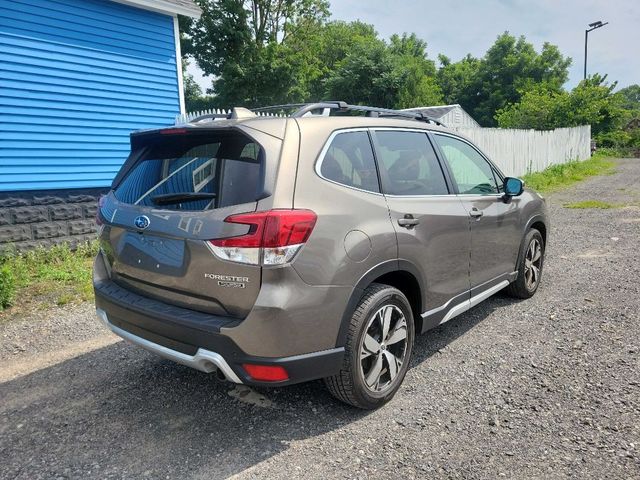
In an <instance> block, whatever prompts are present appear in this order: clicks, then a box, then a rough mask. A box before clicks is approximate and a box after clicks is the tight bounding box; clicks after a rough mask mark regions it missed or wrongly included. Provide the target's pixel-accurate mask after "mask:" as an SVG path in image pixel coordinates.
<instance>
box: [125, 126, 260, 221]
mask: <svg viewBox="0 0 640 480" xmlns="http://www.w3.org/2000/svg"><path fill="white" fill-rule="evenodd" d="M263 158H264V154H263V151H262V148H261V147H260V145H258V144H257V143H255V142H254V141H253V140H252V139H250V138H249V137H246V136H244V135H242V134H241V133H238V132H220V133H213V132H210V131H209V132H204V133H197V134H178V135H175V134H172V135H160V134H156V135H152V136H150V137H149V138H148V139H137V140H136V142H135V148H134V150H133V151H132V152H131V156H130V157H129V160H128V161H127V163H125V165H124V167H123V168H124V169H127V170H128V171H126V173H125V175H124V177H123V178H122V180H120V181H119V182H118V184H117V186H116V187H115V189H114V195H115V197H116V198H117V199H118V200H119V201H121V202H124V203H129V204H134V205H144V206H149V207H155V208H161V209H168V210H208V209H213V208H220V207H228V206H231V205H238V204H241V203H249V202H255V201H256V200H257V196H258V195H259V193H260V192H261V191H262V184H263V180H262V179H263V178H264V173H263V165H264V161H263Z"/></svg>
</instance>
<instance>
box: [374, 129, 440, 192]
mask: <svg viewBox="0 0 640 480" xmlns="http://www.w3.org/2000/svg"><path fill="white" fill-rule="evenodd" d="M375 139H376V153H377V155H378V163H379V166H380V170H381V174H382V179H383V184H384V193H387V194H390V195H447V194H448V193H449V190H448V189H447V183H446V181H445V179H444V174H443V173H442V168H441V167H440V163H439V162H438V158H437V157H436V153H435V151H434V149H433V146H432V145H431V142H430V141H429V138H428V137H427V134H426V133H423V132H407V131H402V130H398V131H393V130H376V131H375Z"/></svg>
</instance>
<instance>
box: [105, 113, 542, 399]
mask: <svg viewBox="0 0 640 480" xmlns="http://www.w3.org/2000/svg"><path fill="white" fill-rule="evenodd" d="M283 108H284V107H278V112H282V111H283ZM295 108H296V110H295V111H294V112H293V113H291V114H289V115H286V116H285V115H282V114H281V115H278V116H276V115H272V116H265V115H264V114H261V115H258V114H256V113H255V112H251V111H249V110H246V109H243V108H236V109H234V110H233V111H232V113H231V114H229V115H226V116H221V115H206V116H204V117H200V118H196V119H195V120H193V121H191V122H190V123H187V124H185V125H180V126H173V127H169V128H164V129H158V130H148V131H141V132H135V133H133V134H132V135H131V154H130V156H129V158H128V160H127V161H126V162H125V164H124V165H123V167H122V169H121V171H120V172H119V173H118V175H117V177H116V178H115V179H114V182H113V185H112V189H111V191H110V193H109V194H108V195H107V196H105V197H103V199H102V200H101V202H100V207H99V213H98V220H99V224H100V227H99V229H100V247H101V248H100V253H99V254H98V256H97V258H96V260H95V266H94V287H95V293H96V307H97V312H98V316H99V318H100V319H101V320H102V321H103V322H104V323H105V324H106V326H107V327H109V328H110V329H111V330H112V331H113V332H115V333H116V334H118V335H120V336H121V337H123V338H125V339H126V340H129V341H131V342H133V343H135V344H137V345H140V346H141V347H144V348H146V349H148V350H150V351H152V352H155V353H158V354H160V355H162V356H164V357H167V358H170V359H172V360H174V361H176V362H179V363H182V364H186V365H189V366H191V367H194V368H196V369H198V370H201V371H203V372H217V373H218V375H220V376H221V377H224V378H226V379H227V380H230V381H232V382H236V383H244V384H248V385H259V386H267V385H270V386H280V385H289V384H292V383H298V382H304V381H308V380H313V379H320V378H322V379H324V381H325V383H326V385H327V387H328V388H329V390H330V391H331V393H332V394H333V395H335V396H336V397H337V398H339V399H340V400H342V401H344V402H347V403H349V404H352V405H355V406H357V407H361V408H367V409H371V408H376V407H379V406H380V405H383V404H384V403H385V402H387V401H389V400H390V399H391V398H392V397H393V395H394V394H395V393H396V392H397V390H398V389H399V387H400V384H401V383H402V381H403V379H404V376H405V374H406V372H407V368H408V367H409V362H410V358H411V351H412V347H413V343H414V338H415V335H416V334H418V333H423V332H426V331H427V330H429V329H431V328H433V327H435V326H437V325H439V324H441V323H443V322H446V321H447V320H450V319H451V318H453V317H455V316H456V315H459V314H460V313H462V312H464V311H466V310H468V309H469V308H471V307H473V306H474V305H476V304H478V303H479V302H481V301H482V300H484V299H486V298H488V297H489V296H491V295H493V294H494V293H496V292H498V291H499V290H502V289H506V291H507V292H508V293H509V294H511V295H514V296H516V297H519V298H527V297H530V296H532V295H533V294H534V293H535V292H536V289H537V288H538V285H539V284H540V278H541V273H542V266H543V260H544V251H545V245H546V242H547V235H548V232H549V223H548V217H547V213H546V207H545V202H544V201H543V199H542V198H541V197H540V196H539V195H537V194H536V193H534V192H532V191H530V190H526V189H524V185H523V183H522V181H520V180H518V179H516V178H509V177H505V176H504V175H503V174H502V173H501V172H500V170H499V169H498V168H497V167H496V166H495V165H494V164H493V163H492V162H491V161H490V160H489V159H488V158H487V156H486V155H484V154H483V153H482V152H481V151H480V150H479V149H478V148H477V147H476V146H475V145H473V144H472V143H471V142H470V141H469V140H467V139H465V138H464V137H462V136H461V135H458V134H456V133H455V132H454V131H451V130H448V129H446V128H444V127H442V126H439V125H437V124H436V123H437V122H435V121H433V120H431V119H429V118H428V117H425V116H423V115H422V114H419V113H411V112H406V111H402V112H399V111H395V110H385V109H378V108H373V107H362V106H353V105H347V104H345V103H344V102H325V103H318V104H309V105H299V106H295ZM219 117H223V118H219Z"/></svg>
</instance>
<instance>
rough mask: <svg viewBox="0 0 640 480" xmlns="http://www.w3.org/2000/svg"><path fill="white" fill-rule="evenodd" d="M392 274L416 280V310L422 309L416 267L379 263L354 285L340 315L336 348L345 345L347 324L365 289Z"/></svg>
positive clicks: (404, 262) (398, 261) (397, 261)
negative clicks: (406, 274) (417, 304)
mask: <svg viewBox="0 0 640 480" xmlns="http://www.w3.org/2000/svg"><path fill="white" fill-rule="evenodd" d="M394 272H406V273H408V274H410V275H411V276H412V277H413V278H414V279H415V280H416V282H417V283H418V288H419V289H420V295H419V300H420V305H419V309H418V310H420V309H421V308H422V306H423V305H424V304H425V298H424V296H425V288H424V282H423V280H422V277H421V275H420V273H419V270H418V269H417V268H416V266H415V265H413V264H412V263H411V262H409V261H408V260H403V259H394V260H386V261H384V262H382V263H379V264H378V265H376V266H374V267H372V268H371V269H369V270H368V271H367V272H366V273H365V274H364V275H362V277H360V280H358V282H357V283H356V284H355V286H354V288H353V292H351V296H350V297H349V300H348V302H347V306H346V308H345V310H344V313H343V314H342V319H341V321H340V329H339V331H338V338H337V339H336V346H337V347H342V346H344V345H345V343H346V340H347V333H348V330H349V322H350V320H351V317H352V315H353V313H354V312H355V311H356V308H358V303H359V302H360V299H361V298H362V295H363V293H364V291H365V289H366V288H367V287H368V286H369V285H371V284H372V283H373V281H374V280H375V279H376V278H378V277H381V276H382V275H385V274H387V273H394ZM417 320H421V319H416V321H417Z"/></svg>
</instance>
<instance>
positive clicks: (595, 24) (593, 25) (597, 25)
mask: <svg viewBox="0 0 640 480" xmlns="http://www.w3.org/2000/svg"><path fill="white" fill-rule="evenodd" d="M607 24H609V22H604V23H602V22H601V21H600V20H598V21H597V22H593V23H590V24H589V28H588V29H586V30H585V31H584V80H586V79H587V42H588V41H589V32H591V31H592V30H595V29H596V28H600V27H604V26H605V25H607Z"/></svg>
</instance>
